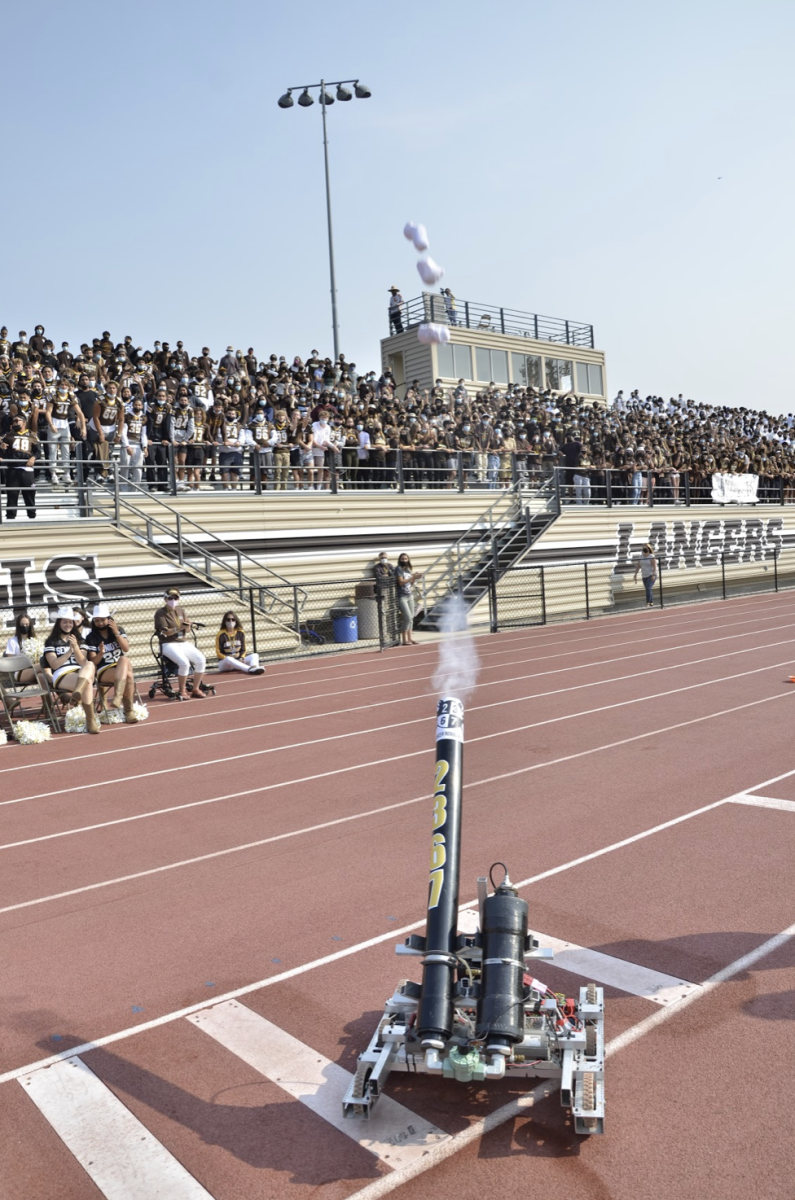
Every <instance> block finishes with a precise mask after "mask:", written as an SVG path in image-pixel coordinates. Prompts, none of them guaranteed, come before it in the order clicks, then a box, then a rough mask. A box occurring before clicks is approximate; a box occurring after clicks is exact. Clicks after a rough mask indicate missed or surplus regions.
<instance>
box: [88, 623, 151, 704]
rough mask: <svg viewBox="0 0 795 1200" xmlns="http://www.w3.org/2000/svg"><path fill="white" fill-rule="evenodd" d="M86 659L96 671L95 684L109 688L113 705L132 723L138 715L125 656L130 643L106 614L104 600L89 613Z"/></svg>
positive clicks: (131, 673)
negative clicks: (89, 622) (134, 708)
mask: <svg viewBox="0 0 795 1200" xmlns="http://www.w3.org/2000/svg"><path fill="white" fill-rule="evenodd" d="M85 646H86V651H87V654H88V658H89V661H90V662H92V663H93V664H94V670H95V671H96V687H97V690H99V688H106V687H112V688H113V705H114V708H123V709H124V719H125V721H126V722H127V724H128V725H134V724H135V723H136V721H137V720H138V718H137V717H136V715H135V712H134V711H133V705H134V703H135V676H134V675H133V668H132V663H131V662H130V660H129V658H128V657H127V654H128V651H129V649H130V643H129V642H128V641H127V638H126V636H125V633H124V630H123V629H122V627H121V626H120V625H117V624H116V620H115V618H114V617H112V616H111V615H110V609H109V608H108V606H107V604H95V605H94V610H93V612H92V614H91V629H90V632H89V633H88V634H87V635H86V639H85Z"/></svg>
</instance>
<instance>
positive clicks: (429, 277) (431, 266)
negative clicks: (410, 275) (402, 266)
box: [417, 258, 444, 285]
mask: <svg viewBox="0 0 795 1200" xmlns="http://www.w3.org/2000/svg"><path fill="white" fill-rule="evenodd" d="M417 270H418V271H419V273H420V276H421V278H422V282H423V283H427V284H430V285H433V284H434V283H438V282H439V280H440V279H441V278H442V276H443V275H444V267H440V266H439V264H438V263H435V262H434V261H433V259H432V258H421V259H420V261H419V262H418V263H417Z"/></svg>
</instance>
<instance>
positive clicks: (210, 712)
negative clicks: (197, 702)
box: [0, 613, 790, 775]
mask: <svg viewBox="0 0 795 1200" xmlns="http://www.w3.org/2000/svg"><path fill="white" fill-rule="evenodd" d="M781 615H782V614H780V613H779V614H776V615H774V616H771V617H755V618H753V620H751V619H749V620H744V621H727V622H724V623H723V624H720V625H715V624H712V625H705V626H701V627H699V628H696V629H691V630H689V631H686V634H685V636H691V635H692V634H694V633H703V632H707V631H708V630H714V629H736V628H737V627H738V626H739V625H748V624H752V625H753V626H754V628H753V629H749V630H747V631H745V632H744V633H737V634H730V635H726V636H725V637H721V638H704V639H702V640H700V641H697V642H689V643H685V644H684V645H676V646H663V647H659V648H658V649H656V650H650V649H648V646H649V643H651V642H654V641H665V640H667V639H668V638H670V637H672V636H673V634H657V635H654V636H650V637H647V638H644V649H643V651H642V652H639V653H637V654H624V655H619V656H617V657H615V658H607V659H599V660H598V661H597V662H593V663H583V664H582V667H583V668H585V667H598V666H606V665H609V664H611V663H616V662H627V661H629V660H631V659H634V658H648V657H649V656H650V655H652V654H671V653H675V652H677V651H681V650H686V649H690V648H692V647H694V646H704V645H711V644H717V643H718V642H724V641H728V640H730V639H733V638H735V637H753V636H755V635H757V634H758V635H760V636H761V635H762V634H765V633H776V632H778V630H779V629H788V628H790V624H789V623H788V624H785V625H779V626H776V627H775V628H774V629H772V630H771V629H767V630H759V628H758V625H759V622H760V621H773V620H780V618H781ZM544 628H545V629H546V628H548V627H547V626H545V627H544ZM675 632H679V631H678V630H677V631H675ZM477 636H495V635H477ZM497 636H502V635H497ZM561 640H562V641H565V644H566V645H569V646H570V645H571V643H572V642H573V641H578V640H579V641H583V640H592V639H590V638H580V639H577V638H570V639H561ZM547 644H548V645H557V644H559V643H558V642H555V641H552V642H548V643H547ZM637 644H638V639H637V638H631V639H629V640H627V641H624V642H619V643H617V645H616V646H610V645H604V646H594V647H591V648H590V649H589V650H585V651H583V653H587V654H595V653H599V652H600V651H601V650H611V649H618V648H620V647H621V646H635V645H637ZM751 649H752V650H753V649H756V647H751ZM580 652H581V651H579V650H566V651H563V652H561V653H558V654H546V655H532V656H531V657H529V658H526V659H521V658H520V659H517V657H516V649H515V648H513V647H512V648H511V649H510V650H504V651H502V650H501V651H495V652H494V653H499V654H509V653H510V654H511V656H512V662H511V664H504V663H495V664H493V665H491V666H489V665H488V664H486V665H482V666H481V671H484V670H487V671H490V670H501V669H503V668H504V667H505V666H506V665H518V664H519V663H522V662H534V663H538V662H545V661H547V660H548V659H555V658H569V657H571V655H572V654H574V653H580ZM489 653H491V652H490V651H483V652H482V653H481V657H484V656H485V655H486V654H489ZM437 654H438V652H437V650H436V644H435V643H434V652H433V658H432V659H431V660H430V661H429V663H428V664H427V665H428V667H429V668H430V666H432V665H433V663H434V662H435V660H436V657H437ZM420 661H421V660H420V658H419V656H417V657H415V656H412V657H411V659H410V662H409V660H406V663H405V665H401V666H400V667H395V668H382V669H381V670H380V671H379V676H380V675H383V674H387V673H390V672H393V671H400V670H405V669H406V666H408V665H410V664H416V663H418V662H420ZM374 665H379V664H378V662H377V661H376V662H375V663H374ZM335 670H337V671H339V664H338V662H336V663H335ZM570 670H571V668H570V667H561V668H559V669H556V670H552V671H538V672H535V673H534V674H531V675H526V676H516V677H515V678H516V679H523V678H526V679H534V678H542V677H543V676H546V675H557V674H563V673H569V672H570ZM358 675H365V676H366V677H367V678H368V679H372V678H373V671H372V670H371V671H365V672H358V673H357V674H351V675H346V677H345V685H341V686H340V688H339V689H336V690H335V691H332V692H319V693H315V694H314V695H313V696H312V699H314V700H320V699H328V698H333V697H335V696H344V695H350V694H351V693H354V692H365V691H373V690H375V689H380V690H383V686H384V685H383V682H379V683H374V684H362V685H360V686H357V687H354V688H349V687H348V686H347V681H348V680H349V679H354V678H357V676H358ZM426 678H427V677H426V676H424V675H422V676H415V677H413V678H412V679H408V680H405V681H404V682H406V683H412V682H419V681H424V680H425V679H426ZM506 682H512V680H501V679H498V680H494V681H487V680H482V679H481V681H480V683H479V685H478V686H479V687H481V688H483V687H496V686H499V685H501V684H503V683H506ZM296 686H299V685H298V684H296ZM300 686H302V687H304V688H306V687H307V686H311V684H310V685H307V684H305V683H302V684H300ZM281 687H282V685H281V684H279V685H277V686H276V687H274V688H268V687H265V688H263V687H262V686H260V687H256V688H240V687H236V688H235V690H234V695H233V697H232V698H233V699H236V698H237V697H238V696H241V695H248V694H258V695H262V694H263V692H267V691H276V690H280V689H281ZM305 702H306V695H302V696H297V697H294V698H293V699H286V698H283V699H279V700H269V701H266V702H264V703H263V704H245V705H242V706H240V707H239V708H220V706H218V705H216V704H213V705H212V706H210V707H208V708H206V709H205V710H204V711H202V712H200V713H196V712H194V711H193V710H191V712H190V713H189V714H183V715H181V716H179V715H177V714H173V715H172V714H171V713H169V716H168V718H165V717H164V719H163V722H162V723H163V724H165V722H166V720H167V721H168V726H169V728H173V726H174V725H176V724H177V723H178V722H180V721H197V720H201V719H202V718H206V719H216V720H217V719H218V717H219V716H221V717H223V716H226V715H227V714H230V715H232V714H234V713H237V712H251V711H252V710H253V709H259V708H272V707H274V706H276V707H282V706H283V705H285V704H298V703H305ZM368 707H375V706H368ZM339 711H349V710H339ZM155 724H156V725H159V724H161V722H160V721H157V722H155ZM200 736H201V735H200ZM188 740H192V739H191V738H189V737H186V738H168V739H163V740H162V741H159V742H145V743H135V744H132V745H129V746H119V747H115V748H114V749H112V750H98V751H95V752H93V753H91V754H85V753H81V754H76V755H72V756H70V757H67V758H57V759H45V760H41V761H40V762H28V763H22V764H19V765H17V766H10V767H3V768H2V769H0V775H7V774H10V773H11V772H13V771H27V770H31V769H36V768H40V767H47V766H55V765H59V764H61V763H64V762H77V761H81V762H82V761H83V760H85V759H86V758H96V757H98V756H99V755H108V754H123V753H134V752H135V751H137V750H145V749H149V748H150V747H152V746H160V745H166V744H168V745H171V744H173V743H174V742H177V741H188Z"/></svg>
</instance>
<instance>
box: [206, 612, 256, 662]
mask: <svg viewBox="0 0 795 1200" xmlns="http://www.w3.org/2000/svg"><path fill="white" fill-rule="evenodd" d="M215 652H216V654H217V655H218V670H219V671H243V672H244V673H245V674H246V675H264V674H265V668H264V667H261V666H260V665H259V655H258V654H247V653H246V635H245V632H244V630H243V627H242V625H241V624H240V621H239V620H238V619H237V614H236V613H233V612H231V610H230V612H226V613H224V615H223V619H222V621H221V628H220V629H219V630H218V633H217V634H216V635H215Z"/></svg>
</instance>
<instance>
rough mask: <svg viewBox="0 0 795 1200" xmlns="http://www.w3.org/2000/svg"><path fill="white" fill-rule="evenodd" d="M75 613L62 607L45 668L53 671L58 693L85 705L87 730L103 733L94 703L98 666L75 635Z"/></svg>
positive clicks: (46, 646) (43, 660) (49, 640)
mask: <svg viewBox="0 0 795 1200" xmlns="http://www.w3.org/2000/svg"><path fill="white" fill-rule="evenodd" d="M75 624H76V622H75V614H74V611H73V610H72V609H71V608H59V609H58V611H57V612H56V614H55V624H54V625H53V627H52V630H51V631H50V633H49V634H48V636H47V640H46V642H45V643H44V654H43V655H42V658H41V665H42V666H43V667H49V668H50V670H51V671H52V679H53V684H54V686H55V690H56V691H57V692H62V693H63V692H66V693H71V701H70V703H71V704H82V705H83V712H84V713H85V714H86V729H87V730H88V732H89V733H99V731H100V725H99V721H98V720H97V714H96V711H95V709H94V704H93V698H94V697H93V683H94V665H93V663H91V662H89V659H88V655H87V654H86V645H85V642H84V641H83V640H82V639H78V638H77V637H76V636H75V633H74V629H75Z"/></svg>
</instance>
